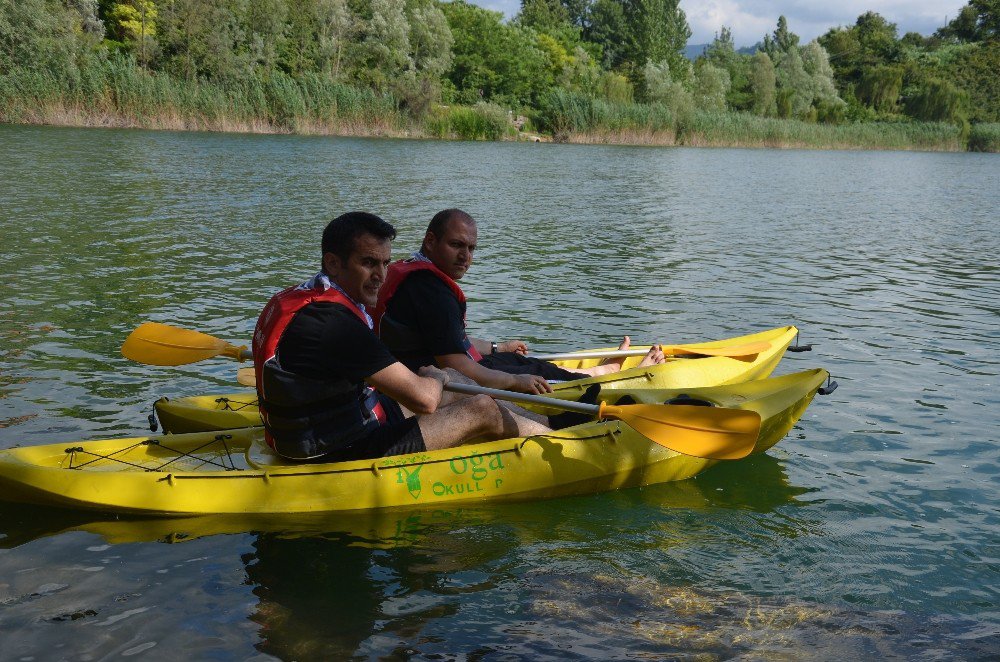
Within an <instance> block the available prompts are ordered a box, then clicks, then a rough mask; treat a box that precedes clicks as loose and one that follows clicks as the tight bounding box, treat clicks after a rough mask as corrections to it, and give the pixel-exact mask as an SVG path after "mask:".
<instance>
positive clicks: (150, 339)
mask: <svg viewBox="0 0 1000 662" xmlns="http://www.w3.org/2000/svg"><path fill="white" fill-rule="evenodd" d="M245 350H246V346H243V347H237V346H236V345H233V344H230V343H228V342H226V341H224V340H220V339H218V338H215V337H213V336H210V335H208V334H206V333H199V332H198V331H191V330H189V329H178V328H177V327H174V326H170V325H169V324H160V323H158V322H146V323H145V324H142V325H141V326H139V328H137V329H136V330H135V331H133V332H132V333H131V334H129V337H128V338H126V339H125V342H124V343H123V344H122V356H124V357H125V358H127V359H131V360H133V361H136V362H138V363H145V364H146V365H187V364H188V363H197V362H198V361H204V360H205V359H210V358H212V357H215V356H228V357H230V358H234V359H238V360H240V361H242V360H243V355H244V353H245Z"/></svg>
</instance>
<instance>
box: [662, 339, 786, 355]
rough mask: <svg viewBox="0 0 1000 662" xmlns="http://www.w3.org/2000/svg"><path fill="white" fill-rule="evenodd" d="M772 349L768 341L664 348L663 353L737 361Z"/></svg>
mask: <svg viewBox="0 0 1000 662" xmlns="http://www.w3.org/2000/svg"><path fill="white" fill-rule="evenodd" d="M769 349H771V343H769V342H767V341H766V340H758V341H757V342H749V343H746V344H744V345H729V346H728V347H698V346H697V345H671V346H670V347H664V348H663V353H664V354H667V355H670V356H687V355H694V356H729V357H732V358H736V359H742V358H753V357H755V356H757V355H758V354H760V353H761V352H766V351H767V350H769Z"/></svg>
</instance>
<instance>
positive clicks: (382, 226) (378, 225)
mask: <svg viewBox="0 0 1000 662" xmlns="http://www.w3.org/2000/svg"><path fill="white" fill-rule="evenodd" d="M363 234H372V235H375V236H376V237H378V238H379V239H388V240H389V241H392V240H393V239H395V238H396V228H394V227H392V225H390V224H389V223H386V222H385V221H383V220H382V219H381V218H379V217H378V216H376V215H375V214H369V213H368V212H364V211H351V212H347V213H346V214H342V215H340V216H338V217H337V218H335V219H333V220H332V221H330V222H329V223H328V224H327V226H326V229H324V230H323V243H322V248H323V254H324V255H325V254H327V253H333V254H334V255H336V256H337V257H338V258H339V259H340V261H341V262H344V263H346V262H347V261H348V260H349V259H350V258H351V252H352V251H353V250H354V240H355V239H357V238H358V237H359V236H360V235H363Z"/></svg>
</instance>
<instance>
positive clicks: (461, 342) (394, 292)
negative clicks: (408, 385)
mask: <svg viewBox="0 0 1000 662" xmlns="http://www.w3.org/2000/svg"><path fill="white" fill-rule="evenodd" d="M477 238H478V231H477V228H476V221H475V220H474V219H473V218H472V217H471V216H469V214H467V213H465V212H463V211H461V210H460V209H446V210H444V211H442V212H439V213H438V214H437V215H435V216H434V218H433V219H432V220H431V223H430V225H429V226H428V228H427V232H426V234H425V235H424V241H423V244H422V245H421V248H420V251H418V252H417V253H415V254H414V255H413V257H411V258H410V259H409V260H405V261H402V262H397V263H395V264H393V265H392V266H391V267H390V274H389V283H388V284H387V287H386V288H385V289H384V290H383V291H382V293H381V295H380V299H379V305H378V308H377V312H376V317H378V318H379V320H378V322H377V325H378V330H379V335H380V337H381V338H382V340H383V342H385V343H386V345H387V346H388V347H389V348H390V349H391V350H392V353H393V354H394V355H395V356H397V357H398V358H399V359H400V361H402V362H403V363H404V364H406V365H407V366H408V367H409V368H410V369H413V370H416V369H418V368H420V367H421V366H428V365H437V366H439V367H442V368H454V369H455V370H457V371H458V372H460V373H461V374H463V375H465V376H466V377H468V378H470V379H472V380H473V381H475V382H477V383H479V384H482V385H483V386H488V387H491V388H499V389H507V390H514V391H522V392H525V393H546V392H551V390H552V388H551V387H550V386H549V384H548V381H547V380H549V379H553V380H555V379H559V380H567V379H579V378H582V377H590V376H595V375H602V374H607V373H611V372H617V371H618V370H620V369H621V364H622V359H618V360H616V361H614V360H613V361H608V362H606V363H604V364H602V365H600V366H597V367H595V368H588V369H579V370H576V371H568V370H564V369H562V368H560V367H558V366H556V365H554V364H552V363H549V362H548V361H541V360H538V359H534V358H531V357H529V356H526V354H527V352H528V346H527V345H526V344H525V343H524V342H522V341H520V340H508V341H505V342H489V341H484V340H479V339H476V338H472V337H470V336H468V335H467V333H466V329H465V295H464V294H463V293H462V291H461V288H459V287H458V284H457V281H458V280H460V279H461V278H462V277H463V276H464V275H465V273H466V272H467V271H468V269H469V267H470V266H471V264H472V257H473V253H474V252H475V250H476V241H477ZM629 343H630V340H629V338H628V337H627V336H626V337H625V339H624V341H623V342H622V344H621V346H620V348H621V349H626V348H628V346H629ZM663 361H664V358H663V351H662V350H661V349H660V347H659V345H655V346H653V347H652V348H651V349H650V350H649V353H648V354H647V355H646V356H645V357H644V358H643V360H642V363H640V365H650V364H654V363H662V362H663Z"/></svg>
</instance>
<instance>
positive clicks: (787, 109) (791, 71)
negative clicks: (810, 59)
mask: <svg viewBox="0 0 1000 662" xmlns="http://www.w3.org/2000/svg"><path fill="white" fill-rule="evenodd" d="M778 57H779V60H778V63H777V65H776V66H775V68H774V73H775V78H776V79H777V82H778V91H779V93H780V94H779V95H778V97H777V101H778V115H779V116H780V117H805V115H806V113H807V112H808V111H809V109H810V108H811V107H812V101H813V96H814V94H813V81H812V76H810V75H809V74H808V73H807V72H806V69H805V65H804V64H803V62H802V56H801V55H799V49H798V48H797V47H795V46H792V47H790V48H789V49H788V51H786V52H780V54H779V56H778Z"/></svg>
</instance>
